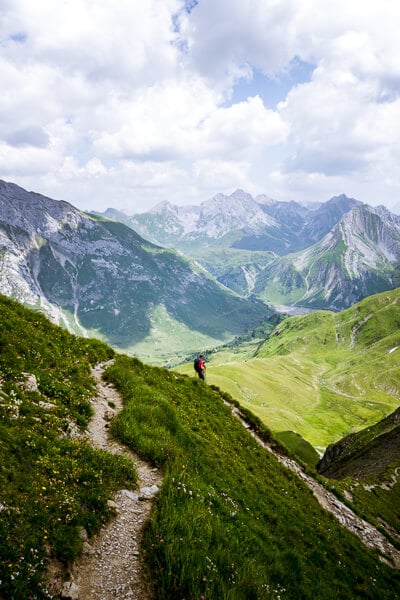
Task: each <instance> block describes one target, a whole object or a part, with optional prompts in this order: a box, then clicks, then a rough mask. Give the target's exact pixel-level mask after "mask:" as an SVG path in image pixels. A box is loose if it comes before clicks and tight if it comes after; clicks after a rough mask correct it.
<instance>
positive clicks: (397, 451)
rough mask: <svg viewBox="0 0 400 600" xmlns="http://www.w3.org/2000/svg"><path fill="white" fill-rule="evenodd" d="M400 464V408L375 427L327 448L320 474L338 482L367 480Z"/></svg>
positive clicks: (319, 465) (319, 467) (319, 466)
mask: <svg viewBox="0 0 400 600" xmlns="http://www.w3.org/2000/svg"><path fill="white" fill-rule="evenodd" d="M396 460H398V461H399V462H400V407H399V408H397V409H396V410H395V411H394V412H393V413H392V414H390V415H389V416H388V417H386V418H385V419H382V420H381V421H379V422H378V423H376V424H375V425H372V426H371V427H367V428H366V429H362V430H361V431H358V432H357V433H353V434H351V435H349V436H347V437H345V438H344V439H342V440H340V441H339V442H336V443H335V444H332V445H331V446H329V447H328V448H327V451H326V452H325V455H324V457H323V459H321V461H320V462H319V464H318V472H319V473H322V474H323V475H325V476H328V477H332V478H334V479H342V478H344V477H347V476H352V477H355V478H359V479H365V478H366V477H368V476H370V475H379V474H380V473H382V471H385V470H386V468H387V467H388V465H389V464H390V463H392V462H393V461H396Z"/></svg>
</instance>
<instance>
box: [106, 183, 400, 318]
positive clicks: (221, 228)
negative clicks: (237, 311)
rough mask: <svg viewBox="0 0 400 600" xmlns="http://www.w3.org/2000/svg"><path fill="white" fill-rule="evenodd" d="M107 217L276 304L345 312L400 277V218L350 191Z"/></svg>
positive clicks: (239, 194) (219, 200) (237, 199)
mask: <svg viewBox="0 0 400 600" xmlns="http://www.w3.org/2000/svg"><path fill="white" fill-rule="evenodd" d="M104 215H105V216H107V217H109V218H112V219H117V220H122V221H123V222H125V223H126V224H127V225H128V226H130V227H132V228H133V229H134V230H136V231H138V232H139V233H140V234H141V235H142V236H143V237H145V238H146V239H149V240H152V241H153V242H157V243H160V244H164V245H167V246H173V247H175V248H178V249H179V250H181V251H182V252H184V253H186V254H187V255H188V256H191V257H192V258H193V259H195V260H196V261H197V262H199V263H200V264H201V265H202V266H203V267H204V268H206V269H207V270H208V271H209V272H210V273H211V274H212V275H213V276H214V277H216V279H218V281H220V282H221V283H223V284H224V285H225V286H227V287H229V288H231V289H232V290H234V291H236V292H237V293H238V294H240V295H242V296H246V295H249V294H253V295H256V296H257V297H259V298H261V299H263V300H264V301H266V302H268V303H272V304H284V305H298V306H303V307H310V308H328V309H333V310H341V309H343V308H346V307H348V306H351V305H352V304H353V303H354V302H356V301H358V300H360V299H361V298H364V297H365V296H368V295H370V294H374V293H377V292H380V291H384V290H388V289H393V288H394V287H396V285H399V283H400V266H399V265H400V217H399V216H397V215H394V214H392V213H390V212H389V211H388V210H387V209H386V208H385V207H383V206H379V207H371V206H368V205H366V204H362V203H361V202H359V201H357V200H355V199H354V198H348V197H347V196H345V195H344V194H342V195H340V196H335V197H333V198H331V199H330V200H328V201H327V202H324V203H322V204H319V205H317V206H316V207H311V208H310V207H305V206H302V205H300V204H298V203H296V202H293V201H292V202H281V201H276V200H272V199H271V198H268V197H267V196H265V195H261V196H257V197H256V198H253V197H252V196H251V195H250V194H248V193H246V192H244V191H243V190H236V192H234V193H233V194H231V195H230V196H225V195H223V194H218V195H216V196H214V197H213V198H211V199H210V200H208V201H206V202H203V203H202V204H201V205H200V206H185V207H179V206H173V205H171V204H170V203H169V202H163V203H161V204H159V205H157V206H156V207H155V208H153V209H152V210H150V211H149V212H147V213H142V214H138V215H134V216H132V217H127V216H126V215H124V214H123V213H121V212H116V211H114V210H112V209H109V210H108V211H106V212H105V213H104Z"/></svg>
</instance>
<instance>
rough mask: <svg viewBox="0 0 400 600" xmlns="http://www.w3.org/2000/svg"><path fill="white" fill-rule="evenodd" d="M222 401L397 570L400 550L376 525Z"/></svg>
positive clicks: (254, 435) (322, 501)
mask: <svg viewBox="0 0 400 600" xmlns="http://www.w3.org/2000/svg"><path fill="white" fill-rule="evenodd" d="M225 404H227V406H229V407H230V408H231V410H232V413H233V415H234V416H235V417H236V418H238V419H239V421H240V422H241V423H242V425H243V426H244V427H245V428H246V429H247V430H248V432H249V433H250V435H252V436H253V437H254V438H255V439H256V440H257V441H258V443H259V444H261V445H262V446H263V448H265V449H266V450H268V451H269V452H271V453H272V454H274V456H275V457H276V458H277V459H278V460H279V462H280V463H281V464H283V465H285V467H287V468H288V469H290V470H291V471H293V472H294V473H296V475H297V476H298V477H300V479H302V480H303V481H304V483H305V484H306V485H307V486H308V487H309V488H310V489H311V491H312V492H313V494H314V496H315V497H316V498H317V500H318V502H319V503H320V504H321V506H322V507H323V508H324V509H325V510H327V511H328V512H330V513H332V514H333V515H334V516H335V517H336V518H337V519H338V521H339V522H340V523H341V524H342V525H343V527H346V529H348V530H349V531H351V532H352V533H355V534H356V535H357V536H358V537H359V539H360V540H361V541H362V543H363V544H365V545H366V546H367V547H368V548H371V549H372V550H376V551H378V552H379V554H380V556H381V558H382V560H383V561H384V562H386V563H387V564H388V565H389V566H391V567H394V568H395V569H400V551H399V550H397V549H396V548H395V547H394V546H393V545H392V544H391V543H390V542H389V541H388V539H387V538H386V537H385V536H384V535H383V534H382V533H380V531H378V530H377V529H376V527H374V526H373V525H371V524H370V523H367V521H364V520H363V519H361V518H360V517H358V516H357V515H356V514H355V513H354V512H353V511H352V510H351V509H350V508H349V507H348V506H346V504H344V503H343V502H341V501H340V500H339V499H338V498H336V496H335V495H334V494H332V493H331V492H329V491H328V490H327V489H326V488H324V486H323V485H321V484H320V483H318V482H317V481H315V479H313V478H312V477H310V476H309V475H307V474H306V473H304V471H303V470H302V468H301V467H300V465H299V464H298V463H297V462H296V461H295V460H292V459H291V458H288V457H287V456H284V455H282V454H279V453H278V452H276V450H274V448H273V447H272V446H271V445H270V444H268V443H267V442H265V441H264V440H262V439H261V438H260V437H259V436H258V435H257V434H256V433H255V432H254V431H253V430H252V429H251V426H250V425H249V424H248V423H247V421H246V420H245V419H244V418H243V417H242V415H241V413H240V410H239V409H238V408H236V407H235V406H233V405H231V404H229V403H228V402H226V401H225Z"/></svg>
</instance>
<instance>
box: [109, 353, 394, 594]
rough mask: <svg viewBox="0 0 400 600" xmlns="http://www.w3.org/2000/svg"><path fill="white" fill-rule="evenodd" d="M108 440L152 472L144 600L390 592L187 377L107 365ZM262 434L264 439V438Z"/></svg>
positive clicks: (217, 398) (368, 557) (295, 483)
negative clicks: (121, 404)
mask: <svg viewBox="0 0 400 600" xmlns="http://www.w3.org/2000/svg"><path fill="white" fill-rule="evenodd" d="M106 377H107V379H108V380H109V381H111V382H113V383H114V384H115V385H116V386H117V388H118V389H119V390H120V392H121V394H122V395H123V397H124V399H125V408H124V411H123V412H122V413H120V414H119V416H118V417H117V419H116V420H114V422H113V425H112V431H113V433H114V435H116V436H117V437H118V439H119V440H120V441H122V442H123V443H125V444H127V445H129V446H130V447H131V448H132V449H134V450H136V451H137V452H139V453H140V454H141V455H142V456H143V457H144V458H147V459H148V460H150V461H152V463H153V464H154V465H156V466H157V467H159V468H162V469H163V471H164V483H163V486H162V489H161V491H160V494H159V496H158V498H157V502H156V505H155V508H154V510H153V513H152V517H151V521H150V523H149V525H148V528H147V530H146V533H145V538H144V546H145V550H146V556H147V562H148V565H149V568H150V573H151V578H152V580H153V583H154V589H155V594H156V598H158V599H162V600H166V599H169V598H198V599H200V598H205V599H206V598H210V599H211V598H227V599H231V600H232V599H237V600H239V599H243V598H260V599H261V598H263V599H264V598H280V597H287V598H296V599H297V598H304V599H308V598H309V599H311V598H312V599H314V598H318V599H319V600H324V599H328V598H329V599H333V598H341V599H346V598H349V599H350V598H352V599H353V598H383V599H384V598H393V597H395V596H396V595H397V594H399V593H400V582H399V580H398V579H396V576H395V575H393V573H392V572H391V571H390V570H389V569H388V568H387V567H386V566H385V565H383V564H382V563H381V562H380V561H379V560H378V559H377V557H375V556H374V555H373V554H371V553H370V552H369V551H367V550H366V549H364V547H362V546H361V545H360V543H359V541H358V540H357V539H356V538H355V537H354V536H352V535H351V534H349V533H348V532H346V531H345V530H344V529H342V528H341V527H340V526H339V525H338V523H337V522H336V521H335V520H334V519H333V518H332V517H331V516H329V515H328V514H327V513H325V512H324V511H323V510H322V509H321V507H320V506H319V504H318V503H317V501H316V500H315V499H314V497H313V496H312V494H311V492H310V491H309V490H308V489H307V488H306V487H305V486H304V485H303V484H302V482H301V481H299V480H298V479H297V478H296V477H295V476H294V475H293V474H292V473H290V472H289V471H287V470H286V469H284V468H282V467H281V466H280V464H279V463H278V461H277V460H276V459H275V458H274V457H273V456H272V455H270V454H269V453H268V452H267V451H265V450H264V449H263V448H262V447H261V446H260V445H259V444H257V442H256V441H255V440H254V439H253V438H252V437H251V436H249V435H248V433H247V432H246V430H245V429H244V428H243V427H242V425H241V424H240V423H239V422H238V421H237V419H235V418H234V417H233V416H232V415H231V411H230V409H229V408H228V407H226V406H225V405H224V403H223V398H224V397H225V398H229V397H228V396H227V394H223V393H221V392H219V391H218V390H216V389H211V388H210V387H209V386H207V385H205V384H203V383H202V382H200V381H199V380H197V379H195V378H189V377H185V376H182V375H178V374H176V373H174V372H172V371H167V370H165V369H158V368H154V367H153V368H151V367H148V366H145V365H143V364H142V363H140V361H138V360H137V359H129V358H127V357H123V356H119V357H117V360H116V364H115V366H112V367H110V368H109V369H108V370H107V373H106ZM264 435H266V436H267V435H268V432H267V431H265V430H264Z"/></svg>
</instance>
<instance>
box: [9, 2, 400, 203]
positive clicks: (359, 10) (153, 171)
mask: <svg viewBox="0 0 400 600" xmlns="http://www.w3.org/2000/svg"><path fill="white" fill-rule="evenodd" d="M399 32H400V2H399V1H398V0H335V1H334V2H332V0H197V1H196V0H186V1H185V0H57V1H55V0H34V1H33V0H0V86H1V93H0V178H1V179H4V180H6V181H12V182H14V183H17V184H18V185H21V186H22V187H24V188H26V189H28V190H33V191H36V192H40V193H42V194H45V195H47V196H50V197H52V198H56V199H63V200H67V201H68V202H70V203H71V204H73V205H74V206H77V207H78V208H81V209H83V210H105V209H106V208H108V207H115V208H119V209H122V210H126V211H128V212H130V213H135V212H143V211H146V210H147V209H149V208H151V207H152V206H154V205H155V204H157V203H158V202H161V201H164V200H169V201H170V202H171V203H173V204H177V205H184V204H200V203H201V202H203V201H205V200H207V199H209V198H211V197H212V196H214V195H215V194H217V193H221V192H222V193H225V194H230V193H232V192H233V191H234V190H235V189H237V188H241V189H244V190H245V191H246V192H249V193H251V194H252V195H254V196H256V195H258V194H266V195H268V196H270V197H272V198H275V199H277V200H286V201H289V200H295V201H298V202H315V201H326V200H328V199H329V198H331V197H332V196H334V195H338V194H341V193H345V194H347V195H348V196H351V197H354V198H356V199H357V200H360V201H362V202H366V203H368V204H371V205H379V204H385V205H386V206H387V207H388V208H390V209H392V210H394V211H395V212H399V213H400V35H399Z"/></svg>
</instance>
